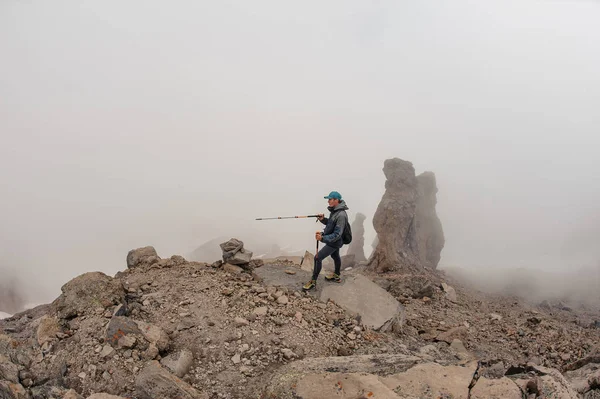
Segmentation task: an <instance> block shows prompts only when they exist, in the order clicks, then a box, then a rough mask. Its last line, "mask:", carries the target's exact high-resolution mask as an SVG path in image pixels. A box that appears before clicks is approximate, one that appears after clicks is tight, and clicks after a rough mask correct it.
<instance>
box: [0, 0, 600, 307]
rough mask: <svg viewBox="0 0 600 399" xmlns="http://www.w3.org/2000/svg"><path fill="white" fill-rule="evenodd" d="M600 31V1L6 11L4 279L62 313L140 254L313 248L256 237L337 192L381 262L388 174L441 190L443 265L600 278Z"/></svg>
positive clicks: (79, 4) (282, 227)
mask: <svg viewBox="0 0 600 399" xmlns="http://www.w3.org/2000/svg"><path fill="white" fill-rule="evenodd" d="M598 21H600V2H595V1H524V0H519V1H506V0H502V1H491V0H490V1H479V0H473V1H462V0H453V1H411V2H408V1H402V2H400V1H349V0H344V1H327V2H323V1H302V2H299V3H291V2H282V1H252V2H249V1H237V2H232V1H177V2H166V1H149V0H144V1H126V2H124V1H107V0H102V1H60V0H54V1H51V2H50V1H41V0H38V1H33V0H18V1H16V0H15V1H13V0H4V1H1V2H0V135H1V145H0V180H1V182H2V191H1V195H0V212H1V223H0V262H2V264H1V265H0V268H1V269H3V270H4V272H5V274H4V275H7V274H9V273H10V272H11V271H13V272H16V273H17V274H18V276H19V277H20V279H21V280H24V281H27V282H28V283H29V286H30V287H35V289H34V290H32V291H33V292H35V293H36V295H37V297H42V296H43V299H44V300H51V299H53V298H54V297H55V296H56V295H57V294H58V292H59V291H58V288H59V287H60V285H62V284H63V283H65V282H66V281H68V280H69V279H70V278H72V277H74V276H75V275H77V274H80V273H83V272H85V271H91V270H102V271H105V272H107V273H109V274H114V273H115V272H116V271H118V270H121V269H123V268H125V267H126V266H125V256H126V254H127V251H128V250H129V249H131V248H134V247H139V246H144V245H154V246H156V248H157V250H158V251H159V253H160V255H162V256H169V255H171V254H175V253H181V254H187V253H189V252H190V251H191V250H193V249H194V248H195V247H196V246H198V245H200V244H202V243H203V242H205V241H207V240H209V239H211V238H213V237H215V236H219V235H231V236H238V237H239V238H242V239H244V237H249V236H251V237H252V238H253V239H261V240H262V239H264V240H265V241H268V242H275V241H277V242H279V243H280V244H281V245H287V244H293V245H294V246H295V247H299V248H303V247H306V248H307V249H312V245H313V244H312V243H313V234H314V231H315V224H314V222H312V221H307V220H293V221H275V222H256V221H254V218H256V217H261V216H278V215H294V214H303V213H312V212H319V211H324V210H325V206H326V203H325V201H324V200H323V195H325V194H327V193H328V192H329V191H330V190H338V191H340V192H341V193H342V194H343V196H344V197H345V198H346V200H347V203H348V205H349V207H350V209H351V211H352V214H351V216H352V215H353V214H354V213H355V212H363V213H365V214H366V215H367V217H368V219H367V238H366V246H365V247H366V251H367V254H369V253H370V244H371V241H372V239H373V238H374V231H373V228H372V225H371V217H372V215H373V213H374V211H375V209H376V207H377V204H378V202H379V200H380V198H381V195H382V194H383V191H384V188H383V183H384V177H383V174H382V172H381V168H382V166H383V161H384V160H385V159H386V158H391V157H399V158H403V159H406V160H410V161H411V162H413V164H414V165H415V168H416V170H417V173H420V172H423V171H425V170H431V171H433V172H435V174H436V176H437V179H438V186H439V190H440V191H439V198H438V213H439V216H440V218H441V220H442V223H443V226H444V230H445V234H446V248H445V249H444V251H443V253H442V264H445V265H461V266H467V267H478V268H493V267H513V266H527V267H532V268H552V269H560V268H569V267H575V266H580V265H589V264H594V263H596V262H598V259H600V249H597V247H598V239H599V238H600V228H599V227H598V226H600V205H599V204H600V157H599V156H598V153H599V145H600V135H599V126H600V72H599V71H600V51H599V49H600V23H598ZM0 278H2V277H0ZM32 295H33V294H32ZM36 299H37V298H36Z"/></svg>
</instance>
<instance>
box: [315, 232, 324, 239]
mask: <svg viewBox="0 0 600 399" xmlns="http://www.w3.org/2000/svg"><path fill="white" fill-rule="evenodd" d="M315 238H316V239H317V241H321V239H322V238H323V236H322V235H321V232H320V231H317V232H316V233H315Z"/></svg>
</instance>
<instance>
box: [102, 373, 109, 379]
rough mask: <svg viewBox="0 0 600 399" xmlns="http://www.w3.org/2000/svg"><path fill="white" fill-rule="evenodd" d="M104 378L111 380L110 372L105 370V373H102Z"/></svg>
mask: <svg viewBox="0 0 600 399" xmlns="http://www.w3.org/2000/svg"><path fill="white" fill-rule="evenodd" d="M102 378H104V379H105V380H106V381H108V380H110V373H109V372H108V371H105V372H104V373H102Z"/></svg>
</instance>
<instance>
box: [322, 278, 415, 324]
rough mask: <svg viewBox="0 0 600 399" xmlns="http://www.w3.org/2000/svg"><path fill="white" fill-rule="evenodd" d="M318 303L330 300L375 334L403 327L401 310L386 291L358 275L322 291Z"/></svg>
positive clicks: (330, 285) (400, 306)
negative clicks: (350, 313) (357, 316)
mask: <svg viewBox="0 0 600 399" xmlns="http://www.w3.org/2000/svg"><path fill="white" fill-rule="evenodd" d="M320 299H321V301H323V302H327V301H328V300H333V301H335V303H337V304H338V305H340V306H341V307H343V308H344V309H346V310H347V311H349V312H352V313H355V314H357V315H359V316H360V318H361V323H362V324H363V325H365V326H369V327H371V328H373V329H375V330H380V331H391V330H393V329H395V328H398V327H400V326H402V324H403V323H404V308H403V307H402V305H400V303H399V302H398V301H397V300H396V299H395V298H394V297H393V296H391V295H390V294H389V293H388V292H387V291H385V290H384V289H382V288H381V287H379V286H378V285H377V284H375V283H374V282H372V281H371V280H369V279H368V278H367V277H365V276H362V275H356V276H349V277H347V278H346V279H345V280H344V282H343V283H342V284H328V285H325V286H324V287H323V290H322V291H321V295H320Z"/></svg>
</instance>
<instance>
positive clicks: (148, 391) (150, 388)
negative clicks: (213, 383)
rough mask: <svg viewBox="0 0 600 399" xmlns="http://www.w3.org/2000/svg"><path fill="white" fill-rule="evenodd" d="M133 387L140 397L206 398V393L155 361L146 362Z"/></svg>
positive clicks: (141, 398) (152, 398)
mask: <svg viewBox="0 0 600 399" xmlns="http://www.w3.org/2000/svg"><path fill="white" fill-rule="evenodd" d="M135 388H136V392H137V396H138V397H139V398H140V399H159V398H178V399H208V395H205V394H202V393H200V392H198V391H197V390H195V389H194V388H192V387H191V386H190V385H189V384H187V383H186V382H184V381H182V380H180V379H179V378H178V377H176V376H174V375H173V374H171V373H169V372H168V371H167V370H166V369H164V368H163V367H161V366H160V363H158V362H157V361H150V362H148V363H147V364H146V366H145V367H144V369H143V370H142V371H141V372H140V373H139V374H138V376H137V378H136V379H135Z"/></svg>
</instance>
